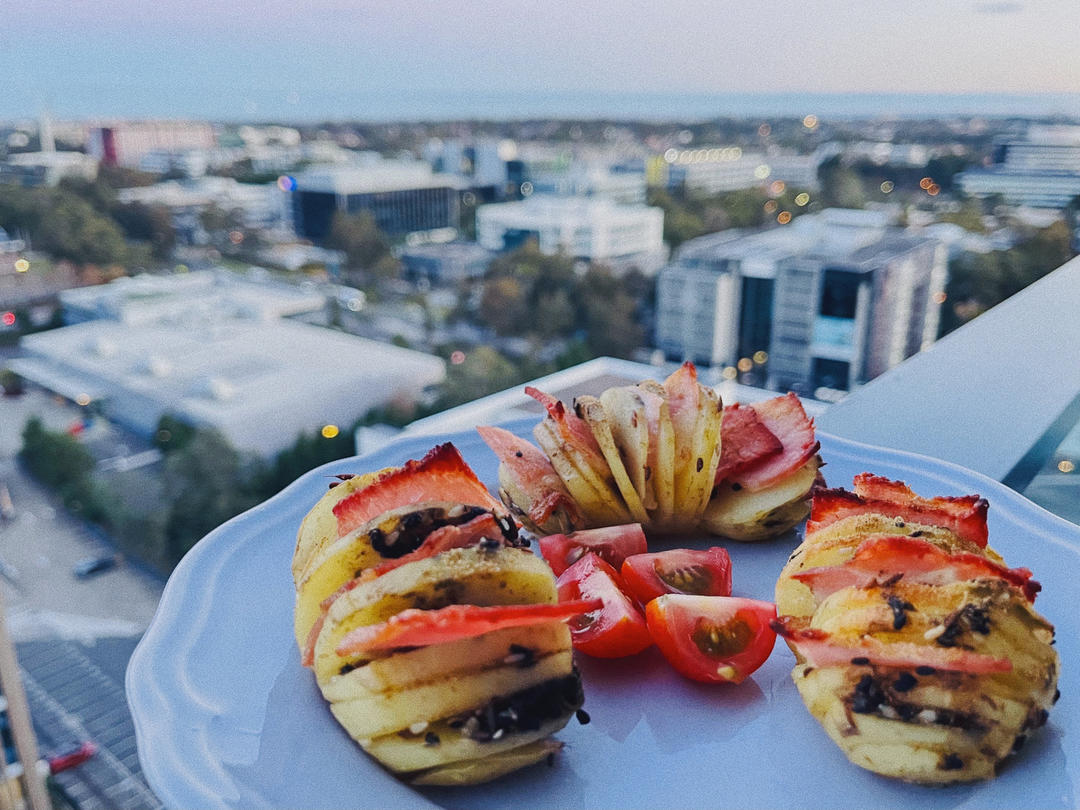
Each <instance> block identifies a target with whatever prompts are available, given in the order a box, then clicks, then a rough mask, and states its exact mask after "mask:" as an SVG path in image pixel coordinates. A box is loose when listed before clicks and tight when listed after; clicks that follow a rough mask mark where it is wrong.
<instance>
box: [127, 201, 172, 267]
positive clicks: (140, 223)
mask: <svg viewBox="0 0 1080 810" xmlns="http://www.w3.org/2000/svg"><path fill="white" fill-rule="evenodd" d="M113 217H114V218H115V219H116V222H117V224H119V225H120V227H121V228H123V230H124V235H125V236H127V238H128V239H134V240H136V241H139V242H146V243H148V244H149V245H150V249H151V252H152V253H153V255H154V256H155V257H157V258H159V259H168V258H169V257H170V256H171V255H172V250H173V248H174V247H175V246H176V229H175V228H174V227H173V224H172V216H171V215H170V214H169V210H168V209H167V208H165V207H163V206H160V205H144V204H143V203H139V202H134V203H129V204H127V205H117V206H116V207H115V208H114V209H113Z"/></svg>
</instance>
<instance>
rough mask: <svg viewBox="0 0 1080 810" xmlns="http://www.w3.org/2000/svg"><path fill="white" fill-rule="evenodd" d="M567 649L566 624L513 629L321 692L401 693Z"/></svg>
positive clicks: (377, 667) (342, 678)
mask: <svg viewBox="0 0 1080 810" xmlns="http://www.w3.org/2000/svg"><path fill="white" fill-rule="evenodd" d="M511 647H514V648H515V649H516V651H517V652H516V655H515V651H514V650H511ZM569 648H570V630H569V628H568V627H567V626H566V623H565V622H550V623H545V624H537V625H531V626H528V627H510V628H507V629H504V630H495V631H494V632H491V633H485V634H484V635H482V636H476V637H474V638H463V639H460V640H458V641H450V642H446V643H444V644H432V645H429V646H427V647H417V648H416V649H414V650H408V651H406V652H398V653H394V654H393V655H388V656H387V657H385V658H375V659H373V660H371V661H369V662H367V663H364V664H363V665H361V666H358V667H357V668H356V669H354V670H352V671H350V672H348V673H346V674H344V675H335V676H334V677H332V678H331V679H330V680H329V681H328V682H327V683H325V684H323V690H322V691H323V696H324V697H325V698H326V699H327V700H334V701H338V700H348V699H349V698H350V697H355V696H356V695H357V694H360V693H363V692H365V691H367V692H385V691H388V690H393V689H403V688H405V687H407V686H414V685H417V684H421V683H427V682H430V681H437V680H442V679H444V678H448V677H451V676H454V675H457V674H458V673H462V672H475V671H478V670H482V669H490V668H492V667H496V666H501V665H504V664H507V665H509V664H513V663H514V662H515V660H516V659H517V658H518V657H520V655H521V651H522V650H525V649H527V650H528V651H529V653H528V654H529V655H530V656H532V657H534V658H537V657H541V656H544V655H548V654H550V653H553V652H558V651H559V650H566V649H569Z"/></svg>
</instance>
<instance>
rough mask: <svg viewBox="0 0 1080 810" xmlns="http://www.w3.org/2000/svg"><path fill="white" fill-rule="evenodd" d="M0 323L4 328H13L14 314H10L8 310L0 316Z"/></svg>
mask: <svg viewBox="0 0 1080 810" xmlns="http://www.w3.org/2000/svg"><path fill="white" fill-rule="evenodd" d="M0 323H2V324H4V326H14V325H15V313H14V312H11V311H10V310H9V311H7V312H5V313H4V314H3V315H0Z"/></svg>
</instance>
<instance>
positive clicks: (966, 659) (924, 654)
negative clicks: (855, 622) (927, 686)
mask: <svg viewBox="0 0 1080 810" xmlns="http://www.w3.org/2000/svg"><path fill="white" fill-rule="evenodd" d="M793 619H794V617H792V616H781V617H780V618H778V619H773V620H772V621H770V622H769V626H770V627H772V629H773V630H775V631H776V634H777V635H779V636H782V637H783V638H784V639H786V640H787V641H790V642H791V643H792V644H794V645H795V647H796V648H797V649H798V651H799V654H800V655H802V656H803V658H805V659H806V661H807V663H809V664H810V665H811V666H815V667H832V666H849V665H851V664H853V663H856V662H859V660H860V659H865V661H864V662H863V663H867V664H877V665H878V666H885V667H903V668H908V667H932V668H933V669H942V670H947V671H950V672H965V673H969V674H972V675H983V674H987V673H991V672H1010V671H1011V670H1012V661H1010V660H1009V659H1008V658H994V657H993V656H990V655H982V654H980V653H974V652H971V651H969V650H965V649H962V648H960V647H939V646H937V645H934V644H915V643H912V642H908V641H899V642H890V643H888V644H886V643H884V642H882V641H878V640H877V639H876V638H874V637H873V636H863V637H862V638H860V639H859V640H858V641H857V642H856V643H854V644H851V643H846V642H844V641H839V640H837V639H834V638H832V636H831V635H830V634H829V633H827V632H825V631H824V630H818V629H814V628H807V627H800V626H798V622H797V621H793Z"/></svg>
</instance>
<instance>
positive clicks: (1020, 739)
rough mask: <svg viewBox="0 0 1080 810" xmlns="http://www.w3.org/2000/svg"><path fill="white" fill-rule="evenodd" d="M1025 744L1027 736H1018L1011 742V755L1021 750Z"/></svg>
mask: <svg viewBox="0 0 1080 810" xmlns="http://www.w3.org/2000/svg"><path fill="white" fill-rule="evenodd" d="M1025 742H1027V735H1026V734H1018V735H1017V737H1016V739H1015V740H1013V745H1012V750H1013V753H1016V752H1017V751H1019V750H1020V749H1021V748H1023V747H1024V743H1025Z"/></svg>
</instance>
